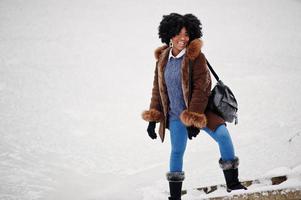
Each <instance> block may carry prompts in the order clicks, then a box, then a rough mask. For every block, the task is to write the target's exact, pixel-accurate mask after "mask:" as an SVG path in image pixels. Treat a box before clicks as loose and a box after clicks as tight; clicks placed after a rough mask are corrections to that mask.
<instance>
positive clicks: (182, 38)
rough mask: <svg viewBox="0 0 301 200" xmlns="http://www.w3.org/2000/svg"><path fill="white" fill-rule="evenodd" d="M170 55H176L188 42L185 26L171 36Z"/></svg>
mask: <svg viewBox="0 0 301 200" xmlns="http://www.w3.org/2000/svg"><path fill="white" fill-rule="evenodd" d="M171 42H172V55H173V56H177V55H178V54H179V53H180V52H181V51H182V50H183V49H185V48H186V47H187V45H188V42H189V35H188V32H187V30H186V28H185V27H183V28H182V29H181V31H180V32H179V34H178V35H176V36H174V37H173V38H171Z"/></svg>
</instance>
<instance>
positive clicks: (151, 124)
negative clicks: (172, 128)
mask: <svg viewBox="0 0 301 200" xmlns="http://www.w3.org/2000/svg"><path fill="white" fill-rule="evenodd" d="M155 128H156V122H149V124H148V127H147V133H148V135H149V137H150V138H152V139H156V138H157V134H156V132H155Z"/></svg>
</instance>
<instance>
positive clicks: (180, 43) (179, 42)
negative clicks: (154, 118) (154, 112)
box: [147, 27, 200, 140]
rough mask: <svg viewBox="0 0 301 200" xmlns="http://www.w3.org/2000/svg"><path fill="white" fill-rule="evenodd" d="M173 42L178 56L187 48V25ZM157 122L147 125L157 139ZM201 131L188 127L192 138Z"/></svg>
mask: <svg viewBox="0 0 301 200" xmlns="http://www.w3.org/2000/svg"><path fill="white" fill-rule="evenodd" d="M171 42H172V55H173V56H177V55H178V54H179V53H180V52H181V51H182V50H183V49H185V48H186V47H187V45H188V43H189V35H188V32H187V30H186V28H185V27H183V28H182V29H181V31H180V32H179V34H178V35H176V36H174V37H172V38H171ZM155 128H156V122H149V125H148V127H147V133H148V135H149V137H150V138H152V139H156V138H157V134H156V132H155ZM199 132H200V129H198V128H196V127H194V126H190V127H187V133H188V138H189V139H190V140H191V139H192V138H193V137H196V136H197V135H198V134H199Z"/></svg>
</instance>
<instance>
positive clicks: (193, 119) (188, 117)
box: [180, 110, 207, 128]
mask: <svg viewBox="0 0 301 200" xmlns="http://www.w3.org/2000/svg"><path fill="white" fill-rule="evenodd" d="M180 119H181V121H182V122H183V124H184V125H185V126H195V127H197V128H204V127H206V125H207V118H206V115H204V114H200V113H196V112H190V111H188V110H184V111H183V112H182V113H181V115H180Z"/></svg>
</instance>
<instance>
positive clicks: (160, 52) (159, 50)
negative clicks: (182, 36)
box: [155, 45, 168, 60]
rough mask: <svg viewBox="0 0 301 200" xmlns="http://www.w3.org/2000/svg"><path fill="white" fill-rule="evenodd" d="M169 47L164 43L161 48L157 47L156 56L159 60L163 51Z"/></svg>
mask: <svg viewBox="0 0 301 200" xmlns="http://www.w3.org/2000/svg"><path fill="white" fill-rule="evenodd" d="M167 48H168V46H167V45H164V46H162V47H159V48H157V49H156V50H155V58H156V60H159V58H160V55H161V54H162V52H163V51H164V50H165V49H167Z"/></svg>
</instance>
